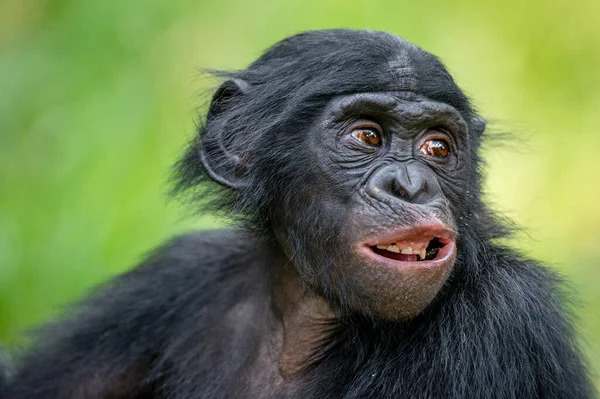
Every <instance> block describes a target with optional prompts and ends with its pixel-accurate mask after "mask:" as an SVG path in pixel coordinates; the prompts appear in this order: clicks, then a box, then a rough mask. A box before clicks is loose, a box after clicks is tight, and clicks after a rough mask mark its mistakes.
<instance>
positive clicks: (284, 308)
mask: <svg viewBox="0 0 600 399" xmlns="http://www.w3.org/2000/svg"><path fill="white" fill-rule="evenodd" d="M274 277H275V278H274V283H273V287H272V298H273V306H274V310H275V312H276V314H277V317H278V318H279V319H280V320H281V322H282V325H283V346H282V350H281V356H280V358H279V370H280V373H281V376H282V377H283V378H284V379H286V380H289V379H292V378H294V377H295V376H297V375H298V374H299V373H300V372H302V371H303V370H305V369H306V368H307V367H308V366H310V365H311V364H312V363H313V362H315V361H317V360H319V358H320V354H321V353H320V351H321V350H322V349H324V345H325V344H326V342H327V339H328V338H329V336H330V332H331V330H332V328H333V327H334V326H335V324H336V317H335V315H334V313H333V311H332V310H331V308H330V307H329V305H328V304H327V302H325V300H324V299H323V297H321V296H320V295H317V294H315V293H313V292H311V291H310V290H308V289H307V288H306V287H303V286H302V284H301V283H300V279H299V276H298V273H297V272H296V270H295V268H294V267H293V266H292V265H291V264H290V263H287V264H284V265H283V266H282V267H281V268H279V269H278V270H277V272H276V273H275V275H274Z"/></svg>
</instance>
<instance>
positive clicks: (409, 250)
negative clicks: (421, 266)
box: [377, 243, 427, 259]
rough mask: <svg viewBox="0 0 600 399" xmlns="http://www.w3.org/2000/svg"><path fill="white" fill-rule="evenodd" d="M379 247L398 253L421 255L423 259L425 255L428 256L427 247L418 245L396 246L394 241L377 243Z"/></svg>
mask: <svg viewBox="0 0 600 399" xmlns="http://www.w3.org/2000/svg"><path fill="white" fill-rule="evenodd" d="M377 248H379V249H384V250H386V251H390V252H394V253H397V254H403V255H419V257H420V258H421V259H425V256H427V248H417V247H414V248H413V247H404V248H398V246H396V244H395V243H392V244H389V245H388V244H380V245H377Z"/></svg>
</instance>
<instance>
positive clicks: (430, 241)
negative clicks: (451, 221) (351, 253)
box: [360, 222, 456, 268]
mask: <svg viewBox="0 0 600 399" xmlns="http://www.w3.org/2000/svg"><path fill="white" fill-rule="evenodd" d="M360 251H361V252H362V253H363V255H365V256H367V257H368V258H370V259H371V260H373V261H376V262H377V263H385V264H387V265H390V266H393V267H425V268H427V267H439V266H447V265H449V264H450V263H451V262H452V261H453V260H454V257H455V256H456V239H455V235H454V233H453V232H452V231H451V230H449V229H448V228H447V227H445V226H444V225H443V224H442V223H441V222H439V223H432V224H427V225H417V226H410V227H404V228H401V229H397V230H391V231H388V232H386V233H384V234H381V235H377V236H371V237H368V238H367V239H366V240H365V243H364V244H363V245H362V246H361V248H360Z"/></svg>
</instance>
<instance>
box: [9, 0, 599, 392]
mask: <svg viewBox="0 0 600 399" xmlns="http://www.w3.org/2000/svg"><path fill="white" fill-rule="evenodd" d="M599 16H600V2H598V1H594V0H580V1H577V2H573V1H572V0H555V1H546V0H530V1H528V2H523V1H520V0H504V1H502V2H498V1H491V0H478V1H461V0H451V1H423V2H419V1H404V0H389V1H388V0H371V1H357V0H288V1H276V0H253V1H247V0H239V1H216V0H212V1H208V0H170V1H165V0H127V1H122V0H104V1H96V0H2V1H0V342H2V343H3V344H4V345H7V346H14V345H17V344H20V343H23V342H24V336H25V334H24V330H25V329H27V328H29V327H31V326H33V325H35V324H37V323H40V322H43V321H46V320H50V319H52V318H53V317H56V316H57V315H58V314H59V313H60V311H61V309H62V306H63V305H64V304H65V303H67V302H69V301H72V300H75V299H77V298H80V297H81V296H82V295H84V294H85V292H86V291H88V290H89V289H90V287H92V286H94V285H95V284H98V283H100V282H102V281H105V280H107V279H108V278H110V277H111V276H114V275H115V274H118V273H120V272H123V271H124V270H127V269H128V268H130V267H132V266H133V265H135V263H136V262H138V261H139V260H140V259H142V258H143V256H144V254H145V253H146V252H147V251H149V250H150V249H151V248H153V247H154V246H155V245H157V244H158V243H160V242H161V241H163V240H165V239H166V238H167V237H169V236H171V235H173V234H175V233H178V232H182V231H186V230H189V229H192V228H206V227H210V226H214V225H217V224H219V223H220V222H219V221H217V220H215V219H214V218H212V217H210V215H207V216H204V217H195V216H194V217H190V214H191V211H190V209H189V207H188V208H185V207H183V206H182V205H181V204H180V203H177V202H175V201H172V200H168V198H167V195H166V193H167V191H168V189H169V185H168V183H167V178H168V175H169V168H170V166H171V165H172V164H173V163H174V161H175V160H176V159H177V157H178V155H179V154H180V153H181V150H182V148H183V146H184V144H185V143H186V142H187V141H188V140H189V139H190V137H192V136H193V134H194V120H195V118H196V114H197V112H198V111H202V110H203V109H204V107H205V104H206V100H207V90H209V89H210V88H211V87H214V85H215V84H216V82H215V81H213V80H210V79H208V78H206V77H205V76H203V75H202V74H200V73H199V72H198V68H200V67H208V68H222V69H236V68H243V67H244V66H245V65H247V64H248V63H249V62H251V61H252V60H253V59H254V58H256V57H257V56H258V55H259V54H260V53H261V51H262V50H263V49H265V48H266V47H267V46H269V45H271V44H272V43H274V42H275V41H277V40H279V39H282V38H283V37H285V36H288V35H290V34H293V33H296V32H299V31H302V30H306V29H315V28H327V27H353V28H370V29H379V30H387V31H390V32H393V33H396V34H399V35H402V36H404V37H405V38H407V39H409V40H411V41H413V42H415V43H417V44H419V45H420V46H422V47H424V48H425V49H427V50H429V51H431V52H433V53H434V54H437V55H438V56H440V57H441V58H442V60H443V61H444V62H445V63H446V65H447V66H448V67H449V69H450V70H451V72H452V73H453V74H454V76H455V78H456V80H457V81H458V83H459V84H460V85H461V86H462V87H463V88H464V89H465V90H466V91H467V92H468V93H469V94H470V96H471V97H472V98H473V99H474V102H475V104H476V105H477V107H478V108H479V110H480V111H481V113H482V114H483V115H485V116H486V117H487V119H488V120H489V121H490V125H491V127H492V128H493V130H494V131H496V132H500V133H502V132H510V133H512V135H513V139H512V141H511V142H510V143H509V144H508V145H506V144H505V145H499V143H498V142H495V141H494V142H490V144H489V145H487V147H486V148H485V157H486V159H487V160H488V162H489V165H490V172H489V175H488V179H487V185H486V193H487V196H488V199H489V201H491V202H492V203H494V204H495V205H496V207H497V208H498V209H500V210H502V211H503V212H504V213H505V214H506V215H508V216H509V217H511V218H513V219H514V220H515V221H517V222H518V223H519V224H520V225H521V226H523V227H524V230H525V231H526V232H527V233H526V234H525V233H523V234H519V235H518V236H517V237H516V238H515V239H514V240H513V245H515V246H518V247H520V248H522V249H523V250H525V251H529V252H531V253H533V254H534V255H535V256H537V257H539V258H541V259H543V260H545V261H546V262H548V264H549V265H551V267H553V268H555V269H556V270H559V271H560V272H562V273H563V274H565V275H566V276H568V277H569V278H570V279H571V281H572V282H573V285H574V286H575V287H576V289H577V290H578V292H579V294H580V303H579V304H578V305H577V313H578V314H579V316H580V317H581V323H580V326H581V333H582V339H583V340H584V348H585V352H586V353H587V355H588V357H589V359H590V360H591V362H592V364H593V366H594V368H595V369H596V370H600V310H599V308H598V307H599V306H600V291H599V289H598V285H599V283H600V245H599V244H600V243H599V240H600V200H599V196H600V185H599V184H598V183H599V177H600V157H599V154H600V134H599V127H600V68H599V65H600V23H599V22H598V21H599V19H598V18H599ZM596 381H600V380H599V379H598V378H597V377H596Z"/></svg>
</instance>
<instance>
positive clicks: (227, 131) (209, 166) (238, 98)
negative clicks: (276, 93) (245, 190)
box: [200, 79, 250, 188]
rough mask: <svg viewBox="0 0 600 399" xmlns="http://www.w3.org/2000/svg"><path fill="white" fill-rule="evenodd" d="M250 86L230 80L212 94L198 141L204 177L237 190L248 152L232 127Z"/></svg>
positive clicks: (246, 170)
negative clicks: (206, 176)
mask: <svg viewBox="0 0 600 399" xmlns="http://www.w3.org/2000/svg"><path fill="white" fill-rule="evenodd" d="M249 92H250V85H249V84H248V83H247V82H246V81H243V80H241V79H230V80H228V81H226V82H225V83H223V84H222V85H221V86H220V87H219V88H218V89H217V91H216V92H215V94H214V96H213V98H212V101H211V103H210V107H209V110H208V114H207V117H206V125H205V132H204V135H203V137H202V140H201V142H200V160H201V162H202V164H203V166H204V169H205V171H206V173H207V174H208V176H209V177H210V178H211V179H212V180H214V181H215V182H217V183H219V184H221V185H223V186H225V187H229V188H241V187H243V186H245V185H246V184H247V182H246V181H245V180H246V179H245V178H246V176H247V174H248V173H247V172H248V167H249V159H248V158H249V157H248V155H249V154H248V153H247V152H245V151H244V150H247V146H246V148H242V146H241V143H239V138H238V137H237V136H239V135H240V127H239V126H236V125H235V121H236V119H238V118H239V113H237V112H235V110H236V108H237V107H241V106H242V104H243V102H244V100H245V97H246V96H247V95H248V94H249Z"/></svg>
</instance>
